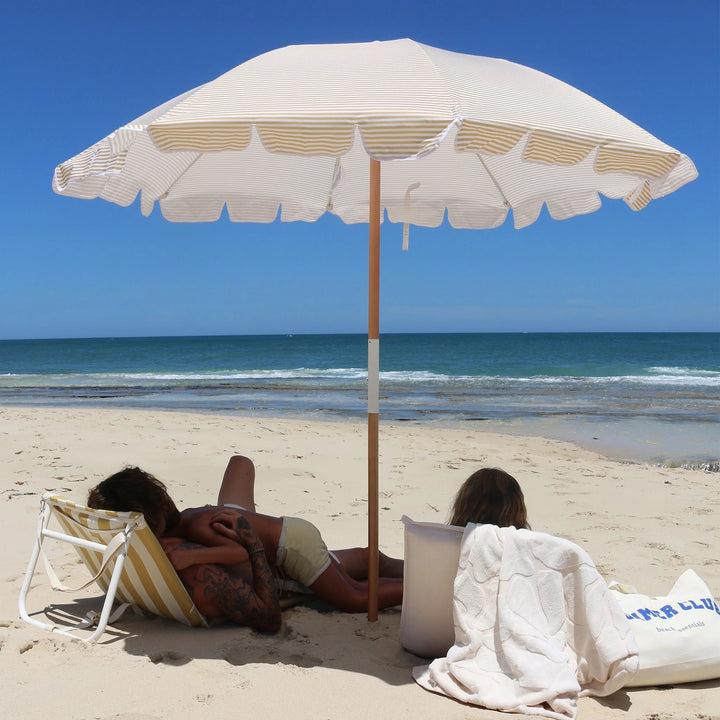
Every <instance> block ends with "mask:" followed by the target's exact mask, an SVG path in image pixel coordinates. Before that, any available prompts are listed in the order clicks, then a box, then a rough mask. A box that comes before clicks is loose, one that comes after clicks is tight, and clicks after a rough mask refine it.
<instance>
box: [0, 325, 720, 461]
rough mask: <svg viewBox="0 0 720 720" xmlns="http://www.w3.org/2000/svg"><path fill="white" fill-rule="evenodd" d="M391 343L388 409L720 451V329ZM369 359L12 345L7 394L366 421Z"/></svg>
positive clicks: (610, 445) (624, 445)
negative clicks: (700, 331)
mask: <svg viewBox="0 0 720 720" xmlns="http://www.w3.org/2000/svg"><path fill="white" fill-rule="evenodd" d="M380 348H381V350H380V371H381V384H380V394H381V401H380V411H381V416H382V417H383V418H384V419H387V420H395V421H411V422H421V423H440V424H458V423H485V424H487V425H488V426H489V427H491V428H497V429H501V430H503V431H506V432H530V433H538V434H543V435H548V436H551V437H558V438H560V439H570V440H574V441H577V442H581V443H583V444H588V445H590V446H592V447H598V449H600V450H602V451H604V452H609V453H610V454H615V455H620V456H627V457H628V458H629V459H640V460H644V461H648V460H650V461H656V462H668V463H673V464H677V463H689V464H693V463H695V464H698V463H699V464H701V465H702V464H705V465H708V466H710V465H712V463H713V462H714V461H717V459H718V457H720V334H718V333H567V334H565V333H547V334H544V333H528V334H391V335H384V336H382V337H381V343H380ZM366 364H367V340H366V337H365V336H363V335H296V336H232V337H170V338H105V339H75V340H8V341H0V404H2V405H18V404H20V405H92V406H115V407H117V406H122V407H144V408H159V409H178V410H180V409H182V410H192V411H213V412H229V413H237V414H254V415H267V416H272V415H279V414H288V415H305V416H307V415H312V416H315V417H318V418H348V417H349V418H363V417H364V416H365V413H366V405H365V403H366V380H367V372H366V369H365V368H366ZM633 438H636V440H635V441H633Z"/></svg>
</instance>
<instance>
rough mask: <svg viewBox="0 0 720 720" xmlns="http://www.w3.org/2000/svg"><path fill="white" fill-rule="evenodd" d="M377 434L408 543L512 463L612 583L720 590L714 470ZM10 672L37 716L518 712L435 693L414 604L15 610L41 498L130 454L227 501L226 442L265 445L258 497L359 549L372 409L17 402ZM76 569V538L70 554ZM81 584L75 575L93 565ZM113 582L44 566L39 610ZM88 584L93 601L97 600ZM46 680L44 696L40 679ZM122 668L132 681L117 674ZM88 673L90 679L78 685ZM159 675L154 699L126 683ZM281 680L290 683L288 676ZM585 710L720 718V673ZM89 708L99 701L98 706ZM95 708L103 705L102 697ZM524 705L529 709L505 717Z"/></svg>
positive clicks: (7, 621)
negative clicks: (348, 415)
mask: <svg viewBox="0 0 720 720" xmlns="http://www.w3.org/2000/svg"><path fill="white" fill-rule="evenodd" d="M380 432H381V442H380V512H379V516H380V517H379V521H380V546H381V548H382V550H383V551H384V552H386V553H388V554H390V555H394V556H400V555H402V554H403V552H404V550H403V548H404V536H403V523H402V520H401V518H402V516H403V515H407V516H408V517H410V518H412V519H414V520H418V521H430V522H441V523H442V522H446V521H447V515H448V510H449V506H450V503H451V502H452V498H453V497H454V494H455V492H456V491H457V488H458V487H459V485H460V484H461V483H462V481H463V480H464V479H465V478H466V477H467V476H468V475H469V474H470V473H471V472H473V471H474V470H476V469H477V468H478V467H482V466H486V465H495V466H499V467H502V468H504V469H505V470H506V471H508V472H509V473H511V474H512V475H514V476H515V477H516V478H517V479H518V481H519V482H520V485H521V486H522V488H523V492H524V494H525V498H526V502H527V505H528V511H529V519H530V523H531V524H532V527H533V529H535V530H538V531H541V532H550V533H552V534H554V535H558V536H560V537H564V538H567V539H568V540H571V541H573V542H575V543H577V544H578V545H580V546H581V547H582V548H583V549H585V550H586V551H587V552H588V554H589V555H590V557H591V558H592V559H593V561H594V563H595V565H596V567H597V569H598V571H599V572H600V574H601V575H602V577H604V578H605V579H606V580H607V581H608V582H610V581H611V580H618V581H619V582H624V583H630V584H632V585H635V586H636V587H637V588H638V589H639V590H640V592H644V593H647V594H649V595H664V594H666V593H667V592H668V590H669V589H670V587H671V586H672V584H673V583H674V582H675V580H676V579H677V578H678V577H679V576H680V574H681V573H682V572H683V571H684V570H685V569H687V568H692V569H694V570H695V571H696V572H697V573H698V574H699V575H700V577H701V578H702V579H703V580H704V581H705V582H706V583H707V585H708V587H709V588H710V589H711V591H712V592H713V594H714V596H715V598H718V596H720V560H719V559H718V557H717V549H718V548H719V547H720V526H719V524H718V522H717V519H718V515H719V513H720V506H719V504H718V476H717V475H716V474H714V473H706V472H701V471H698V470H684V469H680V468H657V467H652V466H649V465H641V464H623V463H621V462H618V461H615V460H612V459H608V458H607V457H604V456H603V455H600V454H598V453H597V452H592V451H589V450H586V449H584V448H582V447H580V446H578V445H576V444H573V443H569V442H561V441H556V440H547V439H544V438H539V437H531V436H513V435H508V434H497V433H491V432H487V431H486V430H485V429H482V428H478V427H475V428H469V427H463V428H454V429H452V428H437V427H431V426H420V425H415V424H409V423H398V424H393V425H390V424H383V425H382V427H381V431H380ZM0 451H1V457H2V458H3V466H4V467H3V469H4V473H3V478H4V482H3V483H2V485H0V490H1V491H2V497H3V502H1V503H0V564H1V565H2V567H3V570H4V573H3V578H2V579H1V580H0V673H2V676H3V677H4V678H5V691H4V692H5V695H4V699H5V701H6V703H7V704H8V707H22V708H23V713H24V714H23V717H24V718H26V720H42V718H44V717H45V716H46V715H47V708H48V707H49V700H48V698H49V697H54V698H56V699H57V698H61V699H62V702H58V701H56V702H55V703H54V706H55V707H56V710H55V711H54V712H55V717H56V718H57V720H76V719H77V718H85V717H89V714H90V715H92V717H93V718H97V719H98V720H110V718H117V717H118V708H122V713H123V714H122V717H123V718H127V719H128V720H130V718H140V717H142V718H148V720H149V719H150V718H151V717H152V718H156V717H158V718H159V717H160V715H158V714H157V713H158V712H159V709H160V708H162V709H163V711H162V715H163V716H167V715H173V716H177V717H188V716H191V715H193V714H197V715H207V714H212V715H217V716H230V714H231V713H233V714H237V707H238V705H239V704H240V705H241V707H243V709H244V711H245V712H246V713H247V714H249V715H252V716H255V717H282V716H284V714H286V713H287V698H288V697H302V698H303V703H302V704H301V705H300V706H298V707H294V708H293V713H294V716H295V717H296V718H298V720H311V719H312V720H316V718H318V717H328V718H339V717H343V718H346V719H347V720H361V719H362V718H365V717H366V716H367V714H368V706H367V705H366V704H365V703H363V704H356V705H357V707H355V706H353V707H348V705H347V697H349V696H355V697H366V698H372V701H371V702H370V706H369V707H371V708H372V707H374V708H382V712H379V713H377V715H378V717H380V716H382V713H385V715H386V716H388V717H397V718H407V719H408V720H411V719H412V718H427V717H433V718H434V719H436V720H501V716H500V715H499V714H498V713H496V712H493V711H490V710H485V709H482V708H478V707H470V706H468V707H466V706H463V705H461V704H459V703H457V702H455V701H452V700H450V699H448V698H445V697H442V696H439V695H435V694H433V693H428V692H427V691H425V690H423V689H422V688H420V687H419V686H418V685H417V684H416V683H415V682H414V681H413V680H412V676H411V670H412V667H414V666H415V665H418V664H422V663H423V661H422V660H421V659H419V658H417V657H416V656H414V655H412V654H410V653H408V652H406V651H404V650H403V649H402V648H401V646H400V644H399V626H400V617H401V613H400V609H399V608H393V609H390V610H387V611H383V612H381V613H380V618H379V620H378V622H376V623H368V622H367V619H366V617H365V616H364V615H348V614H345V613H339V612H335V611H332V610H328V609H327V608H323V607H316V606H313V605H312V604H311V605H308V606H297V607H295V608H292V609H290V610H288V611H286V612H285V613H283V627H282V629H281V631H280V632H279V633H278V634H277V635H272V636H266V635H262V634H259V633H254V632H252V631H250V630H248V629H247V628H241V627H237V626H231V625H220V626H217V627H214V628H209V629H201V628H199V629H191V628H186V627H184V626H180V625H178V624H175V623H171V622H169V621H164V620H160V619H150V618H139V617H134V616H133V615H132V613H128V614H127V616H125V617H123V618H122V619H121V620H120V621H118V623H117V624H116V632H115V634H114V635H113V636H111V637H109V638H108V639H107V640H104V641H103V642H102V643H100V644H98V645H95V646H90V647H88V646H85V645H83V644H81V643H79V642H76V641H72V640H67V639H64V638H61V637H59V636H55V635H51V634H50V633H47V632H44V631H42V630H39V629H37V628H33V627H32V626H30V625H27V624H26V623H24V622H22V621H21V620H20V619H19V618H18V612H17V598H18V594H19V590H20V587H21V584H22V580H23V576H24V572H25V567H26V564H27V561H28V558H29V555H30V551H31V548H32V545H33V539H34V534H35V529H36V525H37V515H38V509H39V501H40V496H41V495H42V494H43V493H44V492H47V491H54V492H57V493H59V494H61V495H64V496H66V497H68V498H70V499H74V500H77V501H80V502H83V501H84V499H85V498H86V497H87V491H88V489H89V488H90V487H92V486H93V485H95V484H96V483H97V482H98V481H99V480H101V479H103V478H104V477H106V476H107V475H109V474H110V473H112V472H115V471H116V470H118V469H119V468H120V467H122V466H124V465H127V464H137V465H139V466H140V467H143V468H145V469H147V470H148V471H150V472H152V473H153V474H155V475H156V476H157V477H158V478H159V479H161V480H162V481H163V482H165V483H166V484H167V485H168V489H169V491H170V493H171V495H172V496H173V497H174V498H175V500H176V502H177V503H178V505H179V506H180V507H181V508H182V507H197V506H199V505H203V504H206V503H212V502H214V499H215V496H216V493H217V490H218V487H219V483H220V478H221V477H222V473H223V470H224V467H225V465H226V464H227V460H228V457H229V456H230V455H231V454H234V453H242V454H246V455H249V456H250V457H252V458H253V460H254V461H255V464H256V467H257V481H256V499H257V504H258V510H259V511H260V512H265V513H268V514H272V515H296V516H301V517H305V518H306V519H308V520H310V521H311V522H313V523H315V524H316V525H317V526H318V528H319V529H320V530H321V532H322V534H323V537H324V538H325V539H326V541H327V544H328V546H329V547H330V548H333V549H336V548H343V547H355V546H358V545H362V544H364V543H365V542H366V538H367V472H366V456H367V439H366V428H365V426H364V424H362V423H352V422H340V423H337V422H324V421H318V420H307V419H305V420H291V419H287V418H282V419H270V418H265V417H263V418H242V419H241V420H240V421H238V418H237V417H235V416H229V415H218V414H213V415H211V414H205V413H187V412H175V411H168V412H166V411H157V410H155V411H147V410H134V409H132V410H131V409H117V408H115V409H93V408H87V407H85V408H20V407H12V408H8V407H0ZM55 569H56V571H58V572H59V574H60V575H61V577H62V578H63V579H64V580H65V581H66V582H68V583H73V584H75V585H78V584H80V583H81V582H84V581H85V580H87V578H86V577H84V578H83V577H80V576H79V574H78V569H79V565H78V562H77V558H76V557H75V555H74V553H72V552H70V551H67V552H64V553H63V554H62V555H61V556H60V558H59V560H58V562H57V566H56V567H55ZM76 581H77V582H76ZM97 596H98V593H97V591H96V590H94V589H93V588H88V590H86V591H83V592H82V593H74V594H70V595H62V596H60V597H58V596H57V595H53V593H52V591H50V590H49V588H47V587H46V586H45V585H44V584H42V583H40V582H39V581H38V582H37V583H36V584H35V587H34V588H33V590H32V591H31V593H30V596H29V601H30V605H31V612H32V611H33V609H35V610H37V611H40V612H42V609H43V608H44V607H47V606H48V605H54V606H55V607H60V608H63V609H64V610H66V611H68V612H70V611H73V610H75V611H77V608H78V607H83V608H85V609H88V605H89V606H90V607H94V605H95V604H96V600H94V598H97ZM83 599H84V600H83ZM38 673H41V674H42V676H43V678H44V681H43V682H44V688H45V690H46V692H45V693H38V692H37V685H36V683H33V682H28V681H27V678H28V677H33V676H38ZM118 676H121V677H123V678H124V681H125V682H124V683H121V684H118V683H117V682H116V678H117V677H118ZM78 677H83V679H84V688H85V690H84V691H83V693H80V694H78V693H74V694H73V693H72V688H73V687H76V684H77V683H76V680H77V678H78ZM148 682H151V683H152V684H153V687H154V688H155V691H154V693H155V696H154V698H153V701H152V703H151V705H150V706H148V704H147V700H146V699H145V698H144V696H143V697H141V696H140V694H135V695H132V694H131V695H128V694H127V690H126V688H127V686H128V685H130V686H134V685H138V686H140V685H141V684H143V683H145V684H147V683H148ZM278 688H282V690H283V692H282V693H278V692H277V689H278ZM578 706H579V717H581V718H583V720H613V719H614V718H617V717H618V715H619V714H621V715H622V717H623V718H625V719H626V720H647V718H648V717H652V716H653V715H660V714H662V716H663V718H664V719H665V718H667V720H670V719H671V718H672V719H677V720H680V719H682V720H688V718H692V720H696V719H699V718H701V717H712V716H713V713H715V714H716V713H717V708H718V707H720V681H706V682H703V683H694V684H687V685H681V686H672V687H664V688H637V689H636V688H633V689H629V690H627V691H624V690H621V691H618V692H617V693H615V694H614V695H612V696H610V697H607V698H592V697H584V698H580V700H579V701H578ZM88 708H92V710H91V711H88ZM88 713H89V714H88ZM505 717H517V718H519V719H520V718H522V717H526V716H518V715H507V714H503V715H502V718H505Z"/></svg>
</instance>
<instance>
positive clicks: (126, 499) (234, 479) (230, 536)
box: [88, 455, 403, 632]
mask: <svg viewBox="0 0 720 720" xmlns="http://www.w3.org/2000/svg"><path fill="white" fill-rule="evenodd" d="M254 484H255V466H254V465H253V463H252V461H251V460H250V459H249V458H246V457H244V456H241V455H235V456H233V457H232V458H230V462H229V463H228V466H227V469H226V470H225V475H224V476H223V481H222V485H221V487H220V492H219V494H218V504H217V505H216V506H205V507H201V508H188V509H186V510H183V511H182V512H180V511H178V509H177V507H176V506H175V503H174V502H173V500H172V499H171V497H170V495H169V494H168V492H167V490H166V488H165V485H164V484H163V483H162V482H160V481H159V480H158V479H157V478H155V477H153V476H152V475H150V474H149V473H146V472H145V471H143V470H141V469H140V468H137V467H127V468H125V469H124V470H121V471H120V472H118V473H115V474H114V475H111V476H110V477H109V478H107V479H106V480H103V481H102V482H101V483H100V484H99V485H97V487H95V488H93V489H92V490H91V491H90V493H89V496H88V505H89V506H90V507H93V508H102V509H106V510H116V511H130V510H135V511H138V512H141V513H143V515H144V516H145V520H146V522H147V524H148V526H149V527H150V529H151V530H152V531H153V532H154V533H155V535H157V537H158V538H159V539H160V543H161V544H162V546H163V549H164V550H165V552H166V553H167V555H168V557H169V559H170V562H171V563H172V564H173V566H174V567H175V569H176V570H177V571H178V575H179V576H180V579H181V580H182V582H183V584H184V585H185V586H186V587H187V589H188V592H189V593H190V595H191V596H192V598H193V600H194V602H195V604H196V605H197V607H198V610H200V612H202V613H203V614H204V615H205V616H206V617H209V618H226V619H228V620H231V621H233V622H236V623H238V624H240V625H248V626H250V627H253V628H255V629H257V630H261V631H265V632H275V631H277V630H278V629H279V628H280V623H281V618H280V604H279V600H278V590H277V582H276V578H277V577H285V578H289V579H291V580H294V581H296V582H298V583H300V584H301V585H303V586H305V587H307V588H309V589H310V590H311V591H312V592H313V593H315V595H317V596H318V597H320V598H322V599H324V600H327V601H328V602H330V603H331V604H333V605H335V606H336V607H338V608H340V609H341V610H345V611H346V612H364V611H366V610H367V604H368V589H367V572H368V550H367V548H350V549H346V550H335V551H333V552H330V551H329V550H328V549H327V546H326V545H325V543H324V542H323V539H322V537H321V535H320V533H319V531H318V530H317V528H316V527H315V526H314V525H312V524H311V523H309V522H307V521H306V520H303V519H301V518H291V517H274V516H271V515H263V514H261V513H257V512H255V497H254ZM380 575H381V577H380V581H379V584H378V606H379V607H380V608H386V607H390V606H392V605H398V604H400V602H401V601H402V587H403V586H402V576H403V562H402V560H398V559H394V558H390V557H387V556H386V555H384V554H383V553H380Z"/></svg>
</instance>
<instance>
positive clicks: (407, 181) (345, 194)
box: [53, 39, 697, 619]
mask: <svg viewBox="0 0 720 720" xmlns="http://www.w3.org/2000/svg"><path fill="white" fill-rule="evenodd" d="M695 177H697V171H696V169H695V166H694V165H693V163H692V161H691V160H690V158H688V157H687V156H685V155H683V154H682V153H680V152H679V151H677V150H675V149H674V148H672V147H670V146H668V145H666V144H665V143H663V142H661V141H660V140H658V139H657V138H655V137H653V136H652V135H650V134H649V133H648V132H646V131H645V130H643V129H642V128H640V127H638V126H637V125H635V124H634V123H632V122H631V121H629V120H627V119H626V118H624V117H623V116H622V115H619V114H618V113H616V112H615V111H614V110H611V109H610V108H608V107H607V106H605V105H603V104H602V103H600V102H598V101H597V100H595V99H593V98H592V97H590V96H588V95H586V94H585V93H583V92H581V91H579V90H577V89H575V88H573V87H571V86H570V85H567V84H566V83H563V82H561V81H560V80H557V79H555V78H553V77H550V76H548V75H545V74H544V73H541V72H538V71H536V70H533V69H531V68H528V67H524V66H522V65H518V64H516V63H512V62H508V61H506V60H499V59H494V58H486V57H479V56H474V55H465V54H460V53H455V52H449V51H446V50H441V49H438V48H434V47H430V46H428V45H422V44H420V43H417V42H414V41H412V40H408V39H404V40H393V41H387V42H371V43H354V44H335V45H296V46H290V47H285V48H281V49H278V50H274V51H272V52H269V53H266V54H264V55H260V56H258V57H256V58H253V59H252V60H248V61H247V62H245V63H243V64H242V65H239V66H238V67H236V68H234V69H233V70H230V71H229V72H227V73H225V74H224V75H222V76H220V77H219V78H217V79H216V80H213V81H211V82H209V83H207V84H205V85H202V86H200V87H198V88H195V89H194V90H190V91H189V92H187V93H185V94H184V95H181V96H179V97H176V98H174V99H173V100H170V101H169V102H166V103H165V104H163V105H160V106H159V107H157V108H155V109H154V110H151V111H150V112H148V113H146V114H145V115H143V116H142V117H139V118H137V119H136V120H133V121H132V122H130V123H128V124H126V125H123V126H122V127H121V128H119V129H118V130H116V131H115V132H113V133H111V134H110V135H108V136H107V137H106V138H104V139H102V140H100V141H99V142H97V143H95V144H94V145H93V146H92V147H90V148H88V149H87V150H85V151H84V152H82V153H80V154H79V155H76V156H75V157H73V158H71V159H69V160H67V161H66V162H64V163H62V164H61V165H59V166H58V167H57V168H56V170H55V174H54V177H53V189H54V190H55V192H57V193H60V194H61V195H69V196H72V197H79V198H97V197H99V198H103V199H105V200H109V201H111V202H114V203H117V204H119V205H123V206H127V205H131V204H132V203H133V202H134V201H135V200H136V198H137V196H138V194H139V195H140V209H141V211H142V213H143V214H144V215H149V214H150V213H151V212H152V210H153V208H154V206H155V203H156V202H157V203H158V204H159V206H160V211H161V212H162V214H163V216H164V217H165V218H167V219H168V220H171V221H175V222H210V221H214V220H217V219H218V218H219V217H220V216H221V214H222V212H223V209H226V211H227V215H228V217H229V218H230V220H232V221H236V222H260V223H263V222H264V223H269V222H272V221H274V220H275V219H276V218H277V217H278V214H279V217H280V219H281V220H283V221H293V220H304V221H307V222H312V221H314V220H317V219H318V218H319V217H320V216H321V215H323V214H324V213H326V212H328V213H333V214H335V215H337V216H339V217H340V218H341V219H342V220H343V221H344V222H346V223H369V225H370V281H369V286H370V301H369V333H368V347H369V350H368V425H369V432H368V435H369V441H368V503H369V511H368V516H369V524H368V530H369V538H368V542H369V546H370V548H371V550H372V551H373V552H371V553H370V557H371V561H372V565H371V572H370V586H371V596H372V595H374V594H375V588H376V586H377V584H376V583H377V581H376V578H377V547H378V537H377V525H378V499H377V498H378V412H379V407H378V370H379V341H378V337H379V321H378V305H379V302H378V292H379V290H378V288H379V281H378V275H379V237H380V223H381V221H382V219H383V218H384V217H385V215H387V218H388V220H389V221H390V222H395V223H404V224H405V226H406V229H407V226H408V225H410V224H413V225H421V226H426V227H436V226H438V225H440V224H441V223H442V222H443V220H444V219H445V218H446V217H447V221H448V222H449V223H450V225H452V226H453V227H456V228H494V227H498V226H499V225H502V224H503V223H504V222H505V220H506V218H507V214H508V211H509V210H512V216H513V222H514V225H515V227H516V228H522V227H525V226H527V225H530V224H532V223H533V222H535V220H537V218H538V216H539V215H540V212H541V210H542V208H543V206H546V207H547V209H548V212H549V213H550V215H551V216H552V217H553V218H555V219H556V220H562V219H565V218H569V217H572V216H574V215H581V214H585V213H590V212H593V211H595V210H597V209H598V208H599V207H600V205H601V199H600V198H601V196H605V197H607V198H611V199H620V198H622V199H623V200H624V201H625V202H626V203H627V204H628V205H629V206H630V207H631V208H632V209H633V210H640V209H642V208H643V207H645V206H646V205H647V204H648V203H649V202H650V201H651V200H653V199H655V198H659V197H662V196H664V195H667V194H669V193H671V192H673V191H674V190H677V189H678V188H679V187H681V186H682V185H684V184H685V183H687V182H690V181H691V180H693V179H694V178H695ZM406 236H407V235H406ZM373 605H374V607H373ZM369 616H370V618H371V619H374V618H375V617H377V605H376V603H372V602H371V607H370V610H369Z"/></svg>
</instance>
